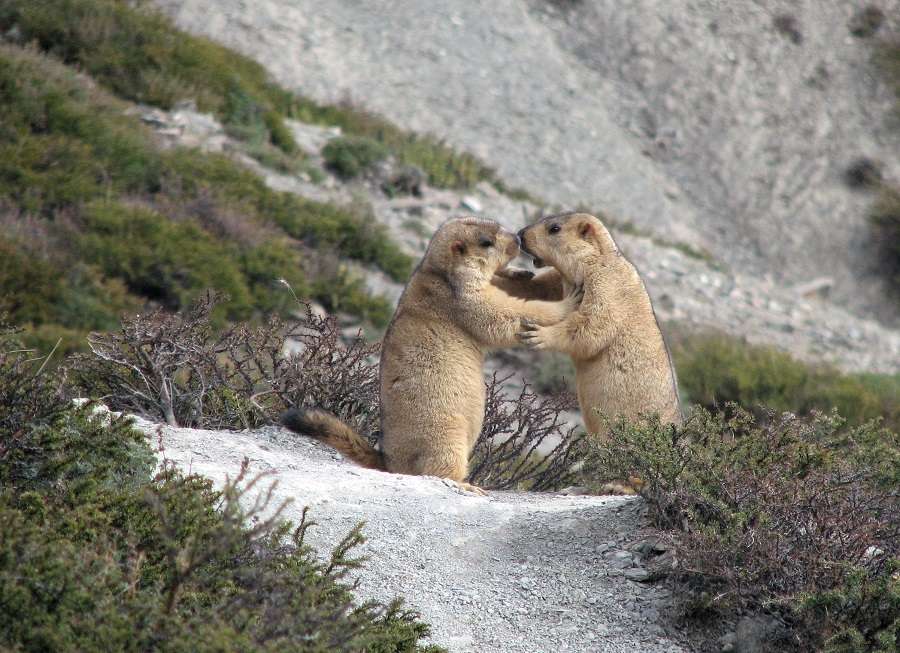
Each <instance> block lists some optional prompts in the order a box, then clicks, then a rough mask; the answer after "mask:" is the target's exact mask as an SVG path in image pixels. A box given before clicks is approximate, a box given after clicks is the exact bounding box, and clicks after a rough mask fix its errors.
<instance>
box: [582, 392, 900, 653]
mask: <svg viewBox="0 0 900 653" xmlns="http://www.w3.org/2000/svg"><path fill="white" fill-rule="evenodd" d="M610 427H611V430H610V442H609V445H608V446H605V447H603V448H602V449H599V448H598V449H597V450H596V451H594V452H593V455H592V456H591V460H590V461H589V463H588V468H589V469H590V470H591V475H592V481H593V482H594V483H598V482H602V481H604V480H614V479H616V478H629V477H633V476H636V477H639V478H641V479H642V480H643V481H644V485H643V487H642V489H641V494H642V495H643V496H644V498H646V499H647V501H648V503H649V505H650V510H651V516H652V518H653V519H654V520H655V522H656V524H657V525H658V526H659V527H660V528H662V529H665V530H668V531H669V537H670V539H671V541H672V543H673V544H674V548H675V551H676V559H677V566H676V568H675V571H676V572H677V573H676V578H677V580H678V581H681V584H682V588H683V590H684V591H683V592H682V593H681V595H682V596H683V597H694V598H697V597H700V599H701V602H703V603H705V607H707V608H718V609H721V610H733V609H749V610H764V609H765V610H771V611H774V612H776V613H779V615H780V616H781V617H782V618H784V619H785V620H786V621H787V622H788V623H790V624H791V625H792V626H793V628H794V636H795V637H794V639H795V640H796V641H797V642H799V643H800V648H801V649H802V650H821V647H823V646H825V648H826V650H835V651H837V650H846V651H865V650H879V649H875V648H872V649H868V648H865V647H862V648H848V649H840V648H835V646H836V644H835V642H837V641H839V639H840V638H843V639H846V638H848V637H849V638H851V639H855V640H859V641H863V642H865V643H868V644H873V643H874V642H878V641H880V639H881V638H884V637H886V636H887V635H886V634H885V633H888V634H890V633H892V632H894V631H895V630H896V628H897V627H898V625H900V576H897V575H896V571H897V569H898V566H897V564H898V562H897V559H898V556H900V493H898V487H900V437H898V436H897V434H895V433H892V432H890V431H887V430H885V429H883V428H881V427H880V426H879V424H878V423H877V422H870V423H868V424H866V425H863V426H859V427H855V428H849V429H848V428H846V427H845V422H844V421H843V420H842V419H840V418H839V417H837V416H836V415H825V414H821V413H819V414H813V415H812V416H810V417H809V418H803V419H801V418H798V417H796V416H794V415H793V414H790V413H783V414H780V415H779V414H772V413H770V414H768V415H767V416H766V417H765V419H764V420H761V421H760V423H757V422H756V421H755V420H754V418H753V417H752V416H751V415H750V414H749V413H747V412H746V411H744V410H742V409H740V408H739V407H737V406H736V405H734V404H731V405H729V407H728V408H727V410H726V411H725V412H722V413H718V414H711V413H709V412H706V411H704V410H702V409H700V410H698V411H696V412H695V414H694V415H693V416H692V417H691V418H690V419H689V420H688V421H687V422H686V423H685V425H684V426H683V427H674V426H672V425H665V424H661V423H660V422H659V421H658V420H648V421H645V422H644V423H639V424H626V423H624V422H619V423H614V424H611V425H610ZM892 624H893V625H892ZM860 638H861V639H860ZM868 644H867V645H868ZM873 646H874V644H873ZM892 650H895V649H892Z"/></svg>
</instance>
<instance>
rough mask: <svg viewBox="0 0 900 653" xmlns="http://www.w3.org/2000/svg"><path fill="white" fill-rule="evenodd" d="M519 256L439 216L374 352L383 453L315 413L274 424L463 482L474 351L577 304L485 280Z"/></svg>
mask: <svg viewBox="0 0 900 653" xmlns="http://www.w3.org/2000/svg"><path fill="white" fill-rule="evenodd" d="M518 253H519V247H518V244H517V242H516V237H515V235H514V234H512V233H510V232H508V231H505V230H503V229H502V228H501V226H500V225H499V224H498V223H496V222H494V221H492V220H481V219H478V218H458V219H454V220H449V221H448V222H445V223H444V224H443V225H442V226H441V227H440V229H438V231H437V233H435V235H434V237H433V238H432V239H431V242H430V243H429V245H428V249H427V251H426V252H425V256H424V257H423V258H422V261H421V263H419V266H418V267H417V268H416V270H415V271H414V272H413V275H412V277H411V278H410V280H409V283H408V284H407V286H406V290H404V291H403V295H402V296H401V297H400V301H399V304H398V306H397V311H396V312H395V313H394V317H393V319H392V320H391V323H390V325H389V326H388V329H387V333H385V336H384V342H383V344H382V351H381V369H380V377H381V431H382V433H383V441H382V449H383V452H384V453H383V456H382V454H380V453H379V452H377V451H376V450H375V449H373V448H372V447H371V446H370V445H369V443H368V442H367V441H366V440H365V439H363V438H362V437H361V436H360V435H359V434H358V433H356V432H355V431H354V430H353V429H351V428H350V427H348V426H347V425H346V424H344V423H343V422H341V421H340V420H339V419H337V418H336V417H335V416H333V415H331V414H329V413H327V412H325V411H321V410H308V411H300V410H291V411H288V412H287V413H286V414H285V415H284V416H283V417H282V423H283V424H284V425H285V426H287V427H288V428H290V429H291V430H294V431H297V432H300V433H305V434H308V435H312V436H313V437H317V438H319V439H321V440H323V441H324V442H326V443H328V444H329V445H331V446H333V447H334V448H335V449H337V450H338V451H340V452H342V453H344V454H346V455H347V456H348V457H350V458H352V459H353V460H355V461H356V462H358V463H359V464H361V465H365V466H366V467H371V468H374V469H384V470H386V471H390V472H398V473H402V474H420V475H431V476H440V477H444V478H449V479H451V480H454V481H456V482H457V483H459V484H460V485H462V486H463V487H466V488H467V489H472V486H469V485H468V484H466V483H463V481H464V480H465V478H466V476H467V474H468V468H469V454H470V453H471V451H472V447H473V446H474V444H475V440H476V438H477V437H478V434H479V433H480V432H481V423H482V420H483V419H484V404H485V387H484V373H483V370H482V368H483V364H484V355H485V351H486V350H487V349H490V348H493V347H512V346H515V345H517V344H519V343H518V339H517V332H518V331H519V330H520V328H521V321H522V319H526V320H529V323H535V324H554V323H556V322H559V321H560V320H562V319H563V318H565V317H566V315H568V314H569V313H571V312H572V311H573V310H574V309H575V308H576V307H577V305H578V297H577V296H576V295H575V294H574V293H573V294H570V295H569V296H567V297H566V298H565V299H563V301H558V302H548V301H540V300H527V299H520V298H516V297H511V296H510V295H508V294H507V293H506V292H504V291H503V290H501V289H500V288H499V287H497V286H496V285H494V284H493V283H491V282H492V280H493V279H498V280H499V279H503V278H504V274H505V268H506V265H507V264H508V263H509V261H510V260H512V259H513V258H514V257H515V256H516V255H518Z"/></svg>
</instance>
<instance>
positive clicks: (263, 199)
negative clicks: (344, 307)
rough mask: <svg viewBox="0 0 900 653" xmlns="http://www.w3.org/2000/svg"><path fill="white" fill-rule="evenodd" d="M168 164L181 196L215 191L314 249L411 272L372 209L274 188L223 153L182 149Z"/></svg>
mask: <svg viewBox="0 0 900 653" xmlns="http://www.w3.org/2000/svg"><path fill="white" fill-rule="evenodd" d="M166 163H167V166H168V168H169V169H170V170H171V171H172V173H173V174H174V176H175V177H176V178H177V180H178V184H177V186H178V191H177V192H178V193H180V194H181V195H182V196H189V197H192V196H196V195H197V194H199V193H201V192H209V193H212V194H213V196H215V197H217V198H219V199H220V201H222V202H223V203H225V204H233V205H235V206H236V207H238V208H240V207H243V209H244V210H245V211H251V212H252V213H253V214H255V215H256V216H259V220H260V221H266V222H270V223H272V224H274V225H277V226H278V227H280V228H281V229H283V230H284V232H285V233H287V234H288V235H289V236H291V237H293V238H296V239H298V240H302V241H303V242H305V243H306V244H307V245H309V246H310V247H312V248H316V249H320V248H332V249H334V250H335V251H336V252H337V253H339V254H341V255H343V256H347V257H349V258H353V259H356V260H358V261H361V262H363V263H371V264H374V265H376V266H378V267H379V268H381V269H382V270H384V271H385V272H387V273H388V274H389V275H390V276H391V277H392V278H393V279H395V280H397V281H403V280H405V279H406V278H407V277H408V276H409V273H410V271H411V269H412V259H411V258H410V257H409V256H408V255H406V254H404V253H403V252H402V250H400V248H399V246H398V245H397V244H396V243H394V242H393V241H392V240H391V239H390V237H389V236H388V234H387V230H386V228H385V227H384V226H383V225H380V224H379V223H378V222H377V220H376V219H375V216H374V215H373V214H372V211H371V209H370V208H368V207H366V208H361V207H353V206H351V207H342V206H337V205H335V204H327V203H324V202H317V201H315V200H309V199H306V198H303V197H299V196H297V195H294V194H292V193H282V192H277V191H273V190H271V189H269V188H268V187H267V186H266V185H265V183H264V182H263V180H261V179H260V178H259V177H258V176H257V175H255V174H253V173H252V172H249V171H247V170H244V169H242V168H240V167H238V166H237V165H235V164H234V163H233V162H232V161H230V160H229V159H228V158H226V157H224V156H218V155H198V154H197V153H196V152H193V151H189V150H179V151H176V152H173V153H172V154H171V155H169V156H168V157H167V158H166Z"/></svg>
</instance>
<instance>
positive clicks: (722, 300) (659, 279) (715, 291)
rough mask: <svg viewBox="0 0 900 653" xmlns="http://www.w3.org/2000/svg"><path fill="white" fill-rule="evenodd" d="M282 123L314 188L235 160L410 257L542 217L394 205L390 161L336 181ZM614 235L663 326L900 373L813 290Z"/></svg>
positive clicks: (392, 292)
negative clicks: (363, 216)
mask: <svg viewBox="0 0 900 653" xmlns="http://www.w3.org/2000/svg"><path fill="white" fill-rule="evenodd" d="M140 115H141V117H142V119H143V120H144V122H146V123H148V124H150V125H152V126H153V127H154V128H155V129H156V131H157V133H158V134H161V135H162V136H163V137H164V138H166V139H167V140H168V141H169V142H170V144H173V145H174V144H178V145H184V146H199V147H201V148H202V149H206V150H212V151H230V152H233V153H234V152H239V150H240V148H239V144H238V143H235V142H234V141H233V140H232V139H230V138H229V137H228V135H227V134H226V130H225V129H224V128H223V127H222V125H220V124H218V122H217V121H216V120H215V119H214V118H213V117H211V116H209V115H205V114H200V113H198V112H197V111H196V110H194V109H191V108H182V109H179V110H177V111H173V112H165V111H161V110H158V109H152V110H151V109H146V110H144V111H143V112H141V114H140ZM287 124H288V126H289V128H290V129H291V133H292V134H293V135H294V138H295V140H296V142H297V144H298V147H299V148H300V149H301V150H303V152H304V153H305V154H306V156H307V160H308V161H309V162H310V163H311V165H313V166H321V173H320V174H321V175H322V177H321V178H319V179H318V180H317V181H313V180H311V179H310V177H309V175H307V174H300V175H294V174H285V173H282V172H278V171H276V170H273V169H271V168H267V167H266V166H264V165H262V164H260V163H259V162H258V161H256V160H255V159H253V158H251V157H249V156H246V155H240V154H237V158H238V160H239V161H240V162H241V163H242V164H243V165H245V166H247V167H249V168H251V169H252V170H254V171H255V172H257V173H258V174H259V175H260V176H261V177H262V178H263V179H265V181H266V184H267V185H268V186H269V187H270V188H272V189H274V190H278V191H285V192H290V193H295V194H297V195H300V196H302V197H307V198H312V199H315V200H317V201H320V202H325V203H334V204H338V205H346V204H347V203H351V202H353V201H354V200H356V201H357V202H358V201H360V200H363V201H364V202H366V203H368V204H370V205H371V207H372V210H373V212H374V215H375V217H376V218H377V219H378V220H379V222H381V223H382V224H383V225H386V226H387V227H388V230H389V232H390V233H391V234H392V236H393V238H394V240H396V241H397V242H398V244H399V245H400V246H401V247H403V248H404V249H405V251H406V252H408V253H409V254H410V255H412V256H413V257H418V256H421V255H422V253H424V251H425V247H426V245H427V243H428V239H429V238H430V236H431V234H432V233H433V232H434V230H435V229H436V228H437V227H438V225H440V224H441V223H442V222H443V221H444V220H446V219H447V218H449V217H452V216H456V215H460V214H461V213H478V214H484V215H489V216H497V217H498V218H500V219H501V220H502V221H503V222H505V223H506V224H507V225H508V226H510V227H512V228H514V229H518V228H520V227H521V226H524V224H525V222H526V220H527V219H528V218H529V216H531V215H533V214H534V212H535V211H538V210H539V208H540V207H538V206H536V205H535V204H533V203H531V202H529V201H527V200H521V199H514V198H512V197H510V196H508V195H506V194H504V193H502V192H500V191H498V190H497V189H496V188H495V187H494V186H492V185H491V184H489V183H487V182H481V183H479V184H477V185H476V186H475V187H474V188H472V189H470V190H452V189H439V188H433V187H431V186H429V185H428V183H426V182H424V181H422V182H420V183H418V185H417V193H416V194H415V195H400V196H394V195H393V194H391V193H386V192H385V191H384V186H385V183H386V182H387V181H389V180H390V178H391V177H392V176H394V175H395V174H397V166H396V165H392V164H390V163H389V162H388V163H384V164H382V165H380V166H375V167H374V169H373V170H372V171H370V172H369V173H367V174H363V175H361V177H360V178H358V179H355V180H352V181H346V180H342V179H341V178H340V177H339V176H337V175H335V174H333V173H332V172H330V171H329V170H328V169H327V164H326V162H325V161H324V160H323V157H322V151H323V149H324V148H325V146H326V145H327V144H328V143H329V142H331V141H333V140H336V139H338V138H339V137H340V135H341V130H340V128H337V127H331V128H329V127H320V126H316V125H310V124H304V123H301V122H297V121H291V120H289V121H287ZM614 233H615V234H616V236H617V238H618V239H619V242H620V244H621V245H622V247H623V249H624V250H625V252H626V253H627V254H628V256H630V257H631V258H632V259H633V260H634V261H635V262H636V263H637V265H638V267H639V268H640V269H641V271H642V272H643V274H644V277H645V280H646V284H647V287H648V290H649V291H650V294H651V296H652V297H653V299H654V302H655V306H656V310H657V313H658V315H659V317H660V318H661V319H662V320H663V321H664V322H673V321H674V322H679V323H683V324H686V325H688V326H689V327H691V328H693V327H701V328H702V327H714V328H716V329H720V330H723V331H726V332H728V333H730V334H732V335H735V336H740V337H743V338H746V339H747V340H749V341H750V342H754V343H759V344H772V345H776V346H778V347H779V348H781V349H783V350H785V351H788V352H791V353H792V354H794V355H795V356H797V357H798V358H800V359H803V360H807V361H811V362H815V361H823V360H824V361H828V362H830V363H833V364H835V365H836V366H837V367H839V368H841V369H844V370H847V371H880V372H889V373H894V372H898V371H900V333H898V332H897V331H894V330H892V329H890V328H888V327H886V326H884V325H882V324H880V323H878V322H877V321H875V320H873V319H863V318H859V317H857V316H856V315H853V314H852V313H850V312H849V311H847V310H846V309H844V308H841V307H838V306H836V305H835V304H833V303H830V302H827V301H824V300H823V299H822V298H821V297H820V296H819V291H820V290H821V285H820V284H819V282H814V283H812V284H802V285H800V286H788V287H785V286H784V285H783V284H780V283H778V282H777V281H775V280H774V279H773V278H772V277H771V276H770V275H766V276H763V277H762V278H760V277H756V276H753V275H750V274H746V273H738V272H736V271H735V270H733V269H732V268H731V266H730V265H729V264H728V263H727V262H725V261H723V260H721V259H718V258H715V257H714V256H711V255H709V254H708V253H706V252H702V251H700V250H697V249H695V248H693V247H691V246H688V245H686V244H685V243H682V242H675V241H670V240H666V239H663V238H660V237H658V236H656V235H655V234H652V233H649V232H645V231H642V230H641V229H639V228H635V227H634V226H633V225H629V224H621V223H620V224H618V225H614ZM523 263H524V262H523ZM357 272H358V273H359V275H360V276H361V277H364V278H365V280H366V283H367V285H368V287H369V290H370V292H371V293H372V294H374V295H385V296H387V297H388V298H390V299H391V300H393V301H396V299H397V298H398V297H399V295H400V292H401V291H402V288H403V285H402V284H401V283H398V282H397V281H395V280H392V279H391V278H390V277H389V276H388V275H386V274H384V273H383V272H382V271H380V270H378V269H374V268H372V267H369V268H361V267H358V268H357Z"/></svg>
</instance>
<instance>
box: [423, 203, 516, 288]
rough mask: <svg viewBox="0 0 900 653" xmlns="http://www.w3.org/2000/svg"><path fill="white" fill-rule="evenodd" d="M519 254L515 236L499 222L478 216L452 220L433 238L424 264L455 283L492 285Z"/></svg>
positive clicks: (441, 227)
mask: <svg viewBox="0 0 900 653" xmlns="http://www.w3.org/2000/svg"><path fill="white" fill-rule="evenodd" d="M518 254H519V244H518V242H517V240H516V236H515V234H513V233H512V232H510V231H507V230H505V229H504V228H503V227H502V226H500V224H499V223H498V222H495V221H493V220H485V219H481V218H474V217H464V218H452V219H450V220H448V221H447V222H445V223H444V224H442V225H441V226H440V228H439V229H438V230H437V231H436V232H435V234H434V236H432V238H431V242H430V243H429V244H428V251H426V252H425V258H424V259H423V265H424V267H425V268H426V269H428V270H429V271H431V272H435V273H439V274H441V276H445V277H447V278H448V279H449V280H450V281H451V285H456V284H458V283H467V282H484V283H489V282H490V280H491V278H492V277H493V275H494V273H496V272H497V270H501V269H503V268H504V267H506V265H507V264H508V263H509V262H510V261H511V260H512V259H514V258H515V257H516V256H518Z"/></svg>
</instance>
